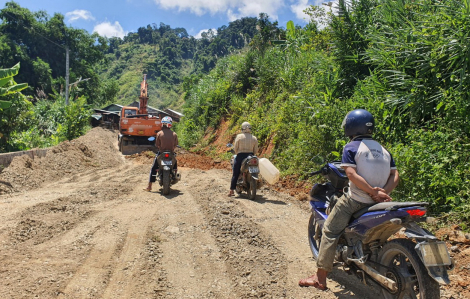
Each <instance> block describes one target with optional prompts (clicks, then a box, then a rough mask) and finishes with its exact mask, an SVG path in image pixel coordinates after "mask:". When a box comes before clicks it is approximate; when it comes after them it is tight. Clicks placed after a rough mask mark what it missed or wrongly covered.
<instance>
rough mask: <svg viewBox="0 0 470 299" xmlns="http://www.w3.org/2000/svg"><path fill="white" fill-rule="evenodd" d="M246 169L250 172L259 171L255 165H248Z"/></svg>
mask: <svg viewBox="0 0 470 299" xmlns="http://www.w3.org/2000/svg"><path fill="white" fill-rule="evenodd" d="M248 171H249V172H250V173H259V168H258V167H257V166H250V167H248Z"/></svg>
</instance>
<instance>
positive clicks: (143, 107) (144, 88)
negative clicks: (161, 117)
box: [139, 74, 149, 114]
mask: <svg viewBox="0 0 470 299" xmlns="http://www.w3.org/2000/svg"><path fill="white" fill-rule="evenodd" d="M147 93H148V84H147V75H145V74H144V79H143V80H142V82H141V83H140V97H139V99H140V107H139V114H147V102H148V99H149V98H148V94H147Z"/></svg>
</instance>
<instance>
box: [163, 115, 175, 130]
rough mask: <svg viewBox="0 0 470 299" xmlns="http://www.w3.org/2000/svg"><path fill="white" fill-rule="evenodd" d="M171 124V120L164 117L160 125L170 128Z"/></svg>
mask: <svg viewBox="0 0 470 299" xmlns="http://www.w3.org/2000/svg"><path fill="white" fill-rule="evenodd" d="M172 123H173V119H171V117H169V116H165V117H164V118H162V125H163V126H166V127H168V128H171V126H172Z"/></svg>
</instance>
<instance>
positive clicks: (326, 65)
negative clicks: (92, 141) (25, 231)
mask: <svg viewBox="0 0 470 299" xmlns="http://www.w3.org/2000/svg"><path fill="white" fill-rule="evenodd" d="M306 13H307V14H308V15H309V16H310V22H309V23H308V24H307V25H305V26H296V25H295V24H294V23H292V22H289V23H288V24H287V28H286V29H284V28H281V27H279V26H278V24H277V23H276V22H271V21H270V20H269V17H268V16H267V15H265V14H261V15H260V16H259V17H258V18H244V19H240V20H237V21H234V22H231V23H230V24H228V26H223V27H221V28H219V29H218V30H217V32H207V33H206V34H204V35H203V37H202V38H201V39H195V38H194V37H191V36H189V35H188V34H187V32H186V30H185V29H183V28H171V27H170V26H169V25H165V24H159V25H158V26H157V25H155V24H151V25H147V26H146V27H141V28H139V29H138V31H137V32H134V33H129V34H128V35H127V36H125V37H124V38H123V39H119V38H111V39H106V38H103V37H100V36H98V35H96V34H88V33H87V32H85V31H83V30H80V29H74V28H70V27H67V26H65V25H64V22H63V16H62V15H60V14H55V15H54V16H53V17H50V16H48V15H47V14H46V13H45V12H30V11H28V10H27V9H24V8H21V7H20V6H18V5H17V4H16V3H14V2H8V3H7V4H6V6H5V8H4V9H2V10H1V11H0V18H1V20H2V22H1V24H0V68H2V69H9V68H11V69H10V71H4V72H3V73H5V74H3V73H0V84H1V82H2V76H4V77H5V78H9V79H8V82H9V83H8V84H7V89H8V88H10V89H9V90H10V92H8V93H7V92H6V89H2V93H0V97H1V98H0V100H2V101H3V102H0V113H1V114H2V119H1V122H0V132H2V135H1V136H0V138H1V141H2V142H1V144H0V152H1V151H11V150H20V149H26V148H31V147H34V146H48V145H51V144H56V143H57V142H60V141H61V140H65V139H71V138H74V137H76V136H78V135H80V134H83V132H84V130H86V120H87V114H86V113H89V111H90V108H94V107H99V106H100V105H104V104H107V103H111V102H117V103H129V102H131V101H133V100H135V99H136V97H137V95H138V82H139V81H140V80H141V76H142V70H144V72H145V73H148V75H149V85H150V105H153V106H155V107H159V108H162V107H174V108H178V109H181V110H182V112H183V113H184V115H185V117H184V118H183V121H182V122H181V123H180V124H178V126H177V127H176V130H177V132H178V133H179V136H180V139H181V142H182V143H183V145H184V146H186V147H188V148H189V147H193V146H194V145H195V144H197V148H196V149H198V148H199V149H201V148H208V147H209V148H210V142H211V141H212V138H208V136H209V137H210V135H211V134H213V133H214V132H215V130H216V129H217V128H218V127H219V125H220V123H221V121H224V122H228V123H229V130H228V131H227V132H226V134H228V135H227V136H230V135H231V134H234V133H237V132H238V130H239V126H240V124H241V123H242V122H243V121H249V122H251V123H252V125H253V127H254V132H255V135H256V136H257V137H258V139H259V140H260V145H261V147H262V149H263V151H264V152H266V154H267V155H268V157H269V158H270V159H271V160H272V161H274V163H275V164H276V166H278V168H279V169H280V170H281V171H282V173H283V174H284V175H295V176H298V177H299V179H305V177H304V176H303V174H304V173H306V172H308V171H310V170H312V169H316V168H318V167H319V165H318V160H321V159H323V160H333V159H338V158H339V157H340V153H341V150H342V147H343V146H344V144H346V142H347V139H346V138H345V137H344V136H343V133H342V130H341V122H342V120H343V118H344V116H345V114H346V113H347V112H348V111H350V110H352V109H355V108H365V109H367V110H369V111H371V112H372V113H373V114H374V116H375V118H376V134H375V137H376V138H377V139H378V140H379V141H380V142H382V143H383V144H384V146H386V147H387V148H388V149H389V151H390V152H391V153H392V154H393V156H394V158H395V160H396V161H397V165H398V169H399V172H400V176H401V182H400V184H399V187H398V188H397V190H396V191H394V193H393V194H392V196H393V197H394V199H395V200H418V201H429V202H431V203H432V205H431V212H432V213H434V214H436V215H440V217H448V219H455V220H456V221H457V222H458V223H461V227H462V228H463V229H465V230H468V229H469V228H468V227H467V224H466V223H468V220H469V218H470V202H469V195H468V194H469V191H470V190H469V189H470V187H469V184H468V181H469V180H470V169H469V167H468V164H469V161H468V159H469V158H468V154H467V150H468V147H469V145H470V138H469V137H470V136H469V134H470V119H469V118H470V116H469V112H470V110H469V104H470V101H469V100H470V98H469V97H470V94H469V90H470V88H469V87H470V76H469V74H470V72H469V70H470V55H469V54H470V53H469V51H470V0H442V1H436V0H416V1H410V0H401V1H392V0H357V1H343V0H341V1H339V3H338V5H337V6H336V7H333V10H332V11H330V10H329V8H328V7H325V6H322V7H316V6H311V7H310V8H308V9H307V10H306ZM51 41H53V42H54V43H51ZM66 46H67V47H69V48H70V49H71V56H72V57H73V58H72V62H71V78H72V79H71V82H75V83H74V84H72V86H71V98H72V99H73V100H72V102H71V104H70V105H68V106H65V104H64V96H63V94H64V91H63V90H64V85H65V80H64V76H65V74H64V73H65V66H64V64H65V51H64V48H65V47H66ZM46 49H47V50H46ZM57 57H59V59H52V58H57ZM18 63H19V71H17V70H18V67H15V66H16V65H17V64H18ZM14 67H15V68H14ZM2 74H3V75H2ZM7 76H8V77H7ZM12 78H14V79H15V80H13V79H12ZM85 79H86V80H87V81H84V80H85ZM3 81H5V80H3ZM5 82H6V81H5ZM21 83H27V84H28V86H29V87H28V88H26V89H22V88H24V87H25V86H24V85H21ZM14 86H17V87H16V88H13V87H14ZM0 88H2V85H0ZM20 89H22V90H21V92H18V91H19V90H20ZM4 91H5V92H4ZM5 101H6V102H9V103H10V105H2V103H4V102H5ZM6 106H8V107H7V108H6ZM267 148H269V149H272V150H269V151H266V149H267ZM209 154H216V153H215V151H214V153H209ZM315 179H319V178H315Z"/></svg>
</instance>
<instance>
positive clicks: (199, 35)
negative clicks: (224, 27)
mask: <svg viewBox="0 0 470 299" xmlns="http://www.w3.org/2000/svg"><path fill="white" fill-rule="evenodd" d="M209 30H212V33H213V34H214V35H217V29H215V28H212V29H202V30H201V31H199V33H198V34H196V35H195V36H194V38H202V34H203V33H204V32H208V31H209Z"/></svg>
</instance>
